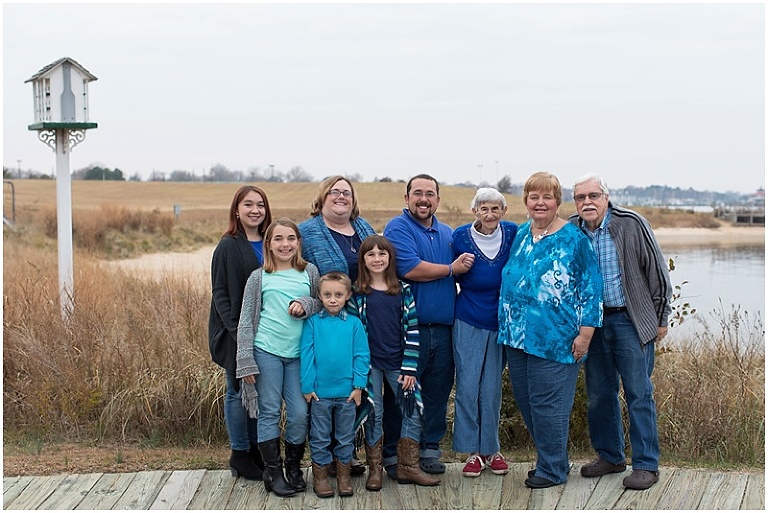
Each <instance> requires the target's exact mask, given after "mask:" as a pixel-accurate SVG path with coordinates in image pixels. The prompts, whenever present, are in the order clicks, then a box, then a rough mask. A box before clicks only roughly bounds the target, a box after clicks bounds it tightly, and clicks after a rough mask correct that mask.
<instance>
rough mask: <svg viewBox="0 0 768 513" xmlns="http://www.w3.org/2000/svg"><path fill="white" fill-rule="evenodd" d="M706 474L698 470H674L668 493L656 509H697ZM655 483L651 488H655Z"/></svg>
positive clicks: (705, 482)
mask: <svg viewBox="0 0 768 513" xmlns="http://www.w3.org/2000/svg"><path fill="white" fill-rule="evenodd" d="M707 479H708V476H707V475H706V474H704V472H702V471H700V470H685V469H679V470H677V471H676V472H675V475H674V482H673V483H672V484H671V487H670V493H669V494H668V495H665V496H664V497H663V499H661V500H660V501H659V503H658V505H657V508H658V509H665V510H669V509H675V510H679V509H689V510H690V509H698V508H699V504H700V503H701V497H702V495H704V487H705V486H706V484H707ZM657 485H658V483H656V485H654V486H653V488H656V486H657Z"/></svg>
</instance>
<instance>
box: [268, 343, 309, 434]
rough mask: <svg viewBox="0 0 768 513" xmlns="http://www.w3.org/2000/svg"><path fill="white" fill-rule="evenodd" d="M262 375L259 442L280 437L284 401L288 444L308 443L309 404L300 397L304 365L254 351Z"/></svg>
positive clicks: (296, 359)
mask: <svg viewBox="0 0 768 513" xmlns="http://www.w3.org/2000/svg"><path fill="white" fill-rule="evenodd" d="M254 354H255V357H256V364H257V365H258V366H259V374H258V375H257V376H256V392H258V394H259V399H258V401H259V442H266V441H267V440H273V439H275V438H279V437H280V413H281V409H282V405H283V400H285V441H286V442H288V443H292V444H303V443H304V441H305V440H306V439H307V428H308V425H309V420H308V418H307V401H306V399H304V395H303V394H302V393H301V363H300V362H299V359H298V358H284V357H282V356H276V355H274V354H271V353H268V352H266V351H264V350H262V349H259V348H258V347H257V348H255V349H254Z"/></svg>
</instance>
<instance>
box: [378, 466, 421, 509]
mask: <svg viewBox="0 0 768 513" xmlns="http://www.w3.org/2000/svg"><path fill="white" fill-rule="evenodd" d="M401 486H414V485H399V484H397V481H395V480H394V479H390V478H389V477H387V472H386V471H385V472H384V480H383V481H382V483H381V491H380V492H379V494H380V495H381V509H384V510H404V509H405V504H403V500H402V496H401V495H400V487H401ZM414 493H416V490H414Z"/></svg>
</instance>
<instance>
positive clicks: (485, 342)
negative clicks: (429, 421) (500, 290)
mask: <svg viewBox="0 0 768 513" xmlns="http://www.w3.org/2000/svg"><path fill="white" fill-rule="evenodd" d="M497 333H498V332H496V331H489V330H484V329H481V328H477V327H475V326H472V325H471V324H467V323H466V322H464V321H460V320H458V319H457V320H456V322H455V323H454V325H453V360H454V362H455V363H456V401H455V405H456V414H455V416H454V421H453V450H454V451H456V452H466V453H475V452H477V453H480V454H482V455H484V456H487V455H490V454H494V453H496V452H498V451H499V418H500V416H501V373H502V371H503V370H504V365H505V364H506V359H505V356H504V348H503V346H500V345H499V344H497V343H496V338H497V337H496V335H497Z"/></svg>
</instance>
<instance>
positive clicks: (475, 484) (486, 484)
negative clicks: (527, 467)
mask: <svg viewBox="0 0 768 513" xmlns="http://www.w3.org/2000/svg"><path fill="white" fill-rule="evenodd" d="M463 465H464V464H463V463H461V464H460V466H459V467H457V469H456V473H457V474H458V475H459V476H460V477H461V479H462V480H463V481H464V482H465V483H467V484H469V485H470V486H471V488H472V503H471V505H470V506H469V507H468V508H462V509H498V507H499V503H500V502H501V490H502V488H503V486H504V480H505V479H507V478H508V477H509V473H507V475H503V476H497V475H495V474H494V473H493V472H491V471H490V469H486V470H485V471H484V472H483V473H482V475H481V476H480V477H479V478H467V477H464V476H463V475H462V474H461V469H462V468H463ZM443 486H445V485H443ZM463 493H466V492H462V494H463Z"/></svg>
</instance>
